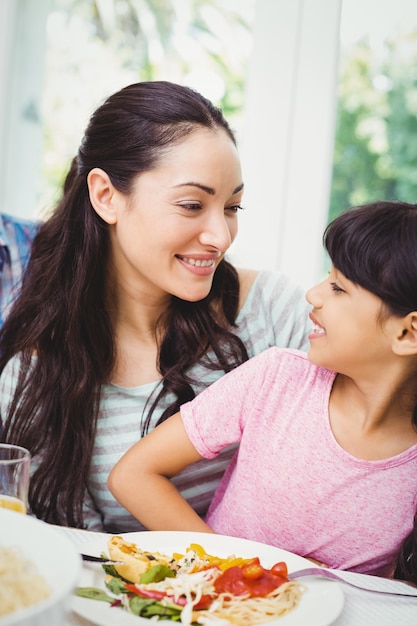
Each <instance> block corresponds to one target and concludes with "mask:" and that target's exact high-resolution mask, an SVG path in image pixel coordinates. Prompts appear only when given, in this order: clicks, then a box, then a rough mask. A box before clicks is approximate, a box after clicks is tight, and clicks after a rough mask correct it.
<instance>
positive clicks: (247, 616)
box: [108, 537, 305, 626]
mask: <svg viewBox="0 0 417 626" xmlns="http://www.w3.org/2000/svg"><path fill="white" fill-rule="evenodd" d="M114 539H115V538H114V537H113V538H111V539H110V540H109V544H108V546H109V549H111V548H112V547H113V546H114ZM124 543H125V542H124V539H123V538H122V537H117V545H118V547H119V548H120V549H121V551H122V553H123V556H124V559H125V561H127V562H128V563H129V559H130V558H135V559H136V558H139V557H140V559H141V560H143V558H144V555H145V553H144V552H143V551H141V550H140V548H137V546H135V544H128V543H126V545H124ZM146 555H147V559H150V563H149V565H150V564H151V563H153V564H156V563H159V566H161V564H164V565H166V566H168V567H167V569H170V574H169V575H167V576H165V575H164V576H163V577H161V578H157V579H155V580H153V582H150V581H149V580H146V582H145V580H144V579H143V578H142V577H140V578H137V579H136V580H135V581H133V584H132V583H127V584H125V585H124V588H123V587H122V589H121V596H119V604H120V605H121V606H123V607H124V608H125V609H126V610H128V611H129V612H133V613H134V614H136V615H141V616H145V617H148V615H147V614H145V613H142V612H140V610H141V609H139V612H137V611H138V608H137V607H138V602H139V606H141V602H140V601H139V598H141V599H142V602H143V599H144V598H146V599H147V601H149V600H150V599H153V600H154V601H155V603H157V604H158V605H159V607H161V608H160V609H155V610H156V611H157V612H158V611H160V612H159V616H160V619H167V618H168V619H170V618H169V617H167V615H166V614H165V613H164V607H166V606H169V605H170V606H171V608H172V605H174V610H175V606H176V609H177V615H178V611H180V612H181V619H180V621H181V624H183V625H184V626H190V625H191V624H210V625H211V624H213V625H214V624H216V625H219V626H220V625H221V626H229V625H230V624H232V625H233V626H251V625H252V624H264V623H267V622H269V621H271V620H276V619H278V618H280V617H282V616H284V615H286V614H287V613H289V612H290V611H292V610H293V609H294V608H295V607H296V606H297V604H298V603H299V601H300V598H301V596H302V594H303V592H304V590H305V587H303V585H301V584H300V583H299V582H298V581H295V580H294V581H293V580H288V577H287V566H286V564H285V563H283V562H280V563H277V564H276V565H274V566H273V567H272V568H271V570H267V569H264V568H263V567H262V565H261V564H260V561H259V558H257V557H254V558H250V559H243V558H240V557H236V556H234V555H232V556H229V557H227V558H219V557H216V556H213V555H210V554H208V553H207V552H206V551H205V550H204V548H203V547H202V546H200V545H198V544H191V545H190V546H189V548H188V549H187V551H186V553H185V554H184V555H180V554H174V555H173V556H171V557H170V556H167V555H161V553H159V552H157V553H146ZM111 556H113V557H114V554H113V553H112V554H111ZM151 569H152V568H150V569H149V568H147V569H146V571H147V572H150V571H151ZM129 571H130V570H129ZM120 574H121V572H120ZM120 574H119V573H118V575H120ZM111 578H112V577H110V579H111ZM109 589H111V590H114V589H112V586H111V584H110V586H109ZM135 597H136V601H133V603H132V598H135ZM181 607H182V608H181ZM153 617H154V618H155V613H153Z"/></svg>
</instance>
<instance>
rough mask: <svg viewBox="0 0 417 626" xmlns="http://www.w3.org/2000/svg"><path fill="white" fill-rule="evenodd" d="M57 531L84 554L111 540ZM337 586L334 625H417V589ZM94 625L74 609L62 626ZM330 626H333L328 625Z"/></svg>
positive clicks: (356, 578) (368, 580)
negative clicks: (339, 604)
mask: <svg viewBox="0 0 417 626" xmlns="http://www.w3.org/2000/svg"><path fill="white" fill-rule="evenodd" d="M55 528H56V529H57V530H58V531H59V532H61V533H64V534H65V535H66V536H67V537H68V538H69V539H70V540H71V541H72V542H73V543H74V545H75V546H76V547H77V550H78V551H79V553H80V554H81V553H82V552H83V545H84V546H85V545H88V543H91V541H92V539H94V540H96V539H97V538H100V536H102V537H103V538H104V539H105V538H108V537H109V535H107V534H105V533H97V532H93V531H88V530H79V529H75V528H67V527H61V526H56V527H55ZM333 571H336V572H337V573H338V574H339V575H340V576H342V577H344V578H345V579H346V580H347V581H350V582H351V583H356V584H362V585H367V584H371V585H372V583H374V581H375V580H376V577H375V576H369V575H366V574H358V573H354V572H345V571H337V570H333ZM334 584H338V585H341V587H342V590H343V595H344V603H343V608H342V611H341V613H340V615H339V616H338V617H337V618H336V620H335V621H333V622H332V626H417V588H415V587H411V586H408V585H407V586H405V587H406V588H407V589H409V590H411V592H412V593H414V592H415V596H414V597H408V596H404V597H401V596H396V595H383V594H379V593H374V592H369V591H363V590H361V589H356V588H354V587H351V586H349V585H347V584H344V583H338V582H337V583H336V582H335V583H334ZM399 584H400V583H398V581H393V580H389V579H382V578H378V579H377V586H378V588H379V589H381V590H386V591H389V590H395V589H396V588H398V585H399ZM403 587H404V585H403ZM94 624H97V622H91V621H90V620H88V619H85V618H84V617H82V616H80V615H78V614H77V613H76V612H75V611H73V610H71V608H70V610H69V613H68V615H67V621H66V623H65V624H63V625H62V626H93V625H94ZM114 625H115V626H117V619H115V620H114ZM303 626H304V625H303ZM305 626H308V624H305ZM323 626H324V625H323ZM326 626H329V625H328V624H326Z"/></svg>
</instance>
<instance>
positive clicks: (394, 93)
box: [329, 30, 417, 221]
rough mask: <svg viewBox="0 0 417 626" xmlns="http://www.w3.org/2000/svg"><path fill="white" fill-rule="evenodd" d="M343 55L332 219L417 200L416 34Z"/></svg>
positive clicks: (357, 47)
mask: <svg viewBox="0 0 417 626" xmlns="http://www.w3.org/2000/svg"><path fill="white" fill-rule="evenodd" d="M381 56H382V58H377V56H376V54H375V51H373V50H372V49H371V47H370V45H369V43H368V42H367V41H360V42H358V43H357V44H356V45H355V46H354V48H353V50H352V51H351V52H350V53H349V54H348V55H345V56H344V57H342V63H341V72H340V83H339V104H338V115H337V125H336V136H335V148H334V165H333V181H332V188H331V196H330V206H329V221H330V220H331V219H333V218H334V217H336V215H338V214H339V213H340V212H341V211H343V210H345V209H347V208H348V207H350V206H356V205H358V204H363V203H367V202H371V201H374V200H380V199H381V200H382V199H387V200H402V201H405V202H412V203H414V202H416V201H417V141H416V138H417V30H414V31H412V32H410V33H409V34H408V35H406V36H401V37H400V36H397V37H396V38H392V39H390V40H387V41H385V44H384V54H383V55H381Z"/></svg>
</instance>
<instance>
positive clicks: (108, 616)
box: [72, 531, 343, 626]
mask: <svg viewBox="0 0 417 626" xmlns="http://www.w3.org/2000/svg"><path fill="white" fill-rule="evenodd" d="M122 537H124V538H125V539H126V540H127V541H130V542H132V543H135V544H136V545H138V546H139V547H140V548H141V549H142V550H149V551H159V552H164V553H167V554H172V553H173V552H179V553H183V552H185V549H186V548H187V547H188V546H189V545H190V543H199V544H200V545H202V546H203V548H204V549H205V550H206V551H207V552H208V553H209V554H214V555H216V556H220V557H223V558H225V557H227V556H229V555H231V554H235V555H236V556H242V557H244V558H250V557H255V556H258V557H259V558H260V561H261V563H262V565H263V566H264V567H272V565H274V563H277V562H278V561H285V562H286V563H287V566H288V570H289V571H290V572H291V571H295V570H296V569H302V568H304V567H311V563H310V561H307V560H306V559H303V558H302V557H300V556H297V555H295V554H292V553H291V552H287V551H286V550H281V549H279V548H273V547H271V546H267V545H265V544H263V543H257V542H256V541H248V540H247V539H238V538H236V537H226V536H224V535H214V534H210V533H207V534H206V533H190V532H180V531H170V532H165V531H144V532H136V533H125V534H123V535H122ZM83 552H84V553H86V554H92V555H95V556H98V555H99V554H100V553H101V552H106V553H108V550H107V545H106V541H105V540H104V541H103V539H101V540H97V541H95V542H94V543H88V544H83ZM103 578H104V577H103V570H102V568H101V566H100V565H95V564H90V563H88V564H85V566H84V568H83V573H82V576H81V580H80V585H79V586H80V587H100V588H103V589H104V588H105V587H104V583H103ZM302 582H303V584H304V585H305V586H306V587H307V591H306V592H305V593H304V594H303V596H302V598H301V601H300V604H299V605H298V606H297V607H296V608H295V609H294V610H293V611H292V612H291V613H289V614H288V615H285V616H284V617H281V618H279V619H278V620H274V621H273V622H268V625H269V626H274V625H276V626H305V625H306V624H308V626H328V625H329V624H331V623H332V622H333V621H334V620H335V619H336V618H337V616H338V615H339V614H340V612H341V611H342V608H343V592H342V589H341V587H340V586H339V585H338V583H336V582H333V581H330V580H324V579H312V578H308V579H303V581H302ZM72 609H73V611H75V613H77V614H78V615H81V617H85V618H86V619H89V620H90V621H91V622H93V623H94V624H98V625H99V626H114V625H115V624H116V623H117V626H135V625H136V626H139V625H141V626H145V625H146V626H150V624H161V626H162V625H163V624H164V625H168V624H170V625H171V626H172V624H173V623H174V622H171V621H167V620H162V621H158V622H153V621H150V620H148V619H145V618H144V617H137V616H134V615H130V614H129V613H126V612H124V611H123V610H122V609H118V608H111V607H110V605H109V604H107V603H106V602H99V601H97V600H88V599H86V598H79V597H75V598H74V599H73V602H72ZM116 619H117V622H116Z"/></svg>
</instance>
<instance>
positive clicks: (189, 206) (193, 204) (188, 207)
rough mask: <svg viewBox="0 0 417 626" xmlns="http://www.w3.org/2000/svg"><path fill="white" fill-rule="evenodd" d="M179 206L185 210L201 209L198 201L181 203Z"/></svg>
mask: <svg viewBox="0 0 417 626" xmlns="http://www.w3.org/2000/svg"><path fill="white" fill-rule="evenodd" d="M181 207H182V208H183V209H186V210H187V211H199V210H200V209H201V204H199V203H198V202H187V204H181Z"/></svg>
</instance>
